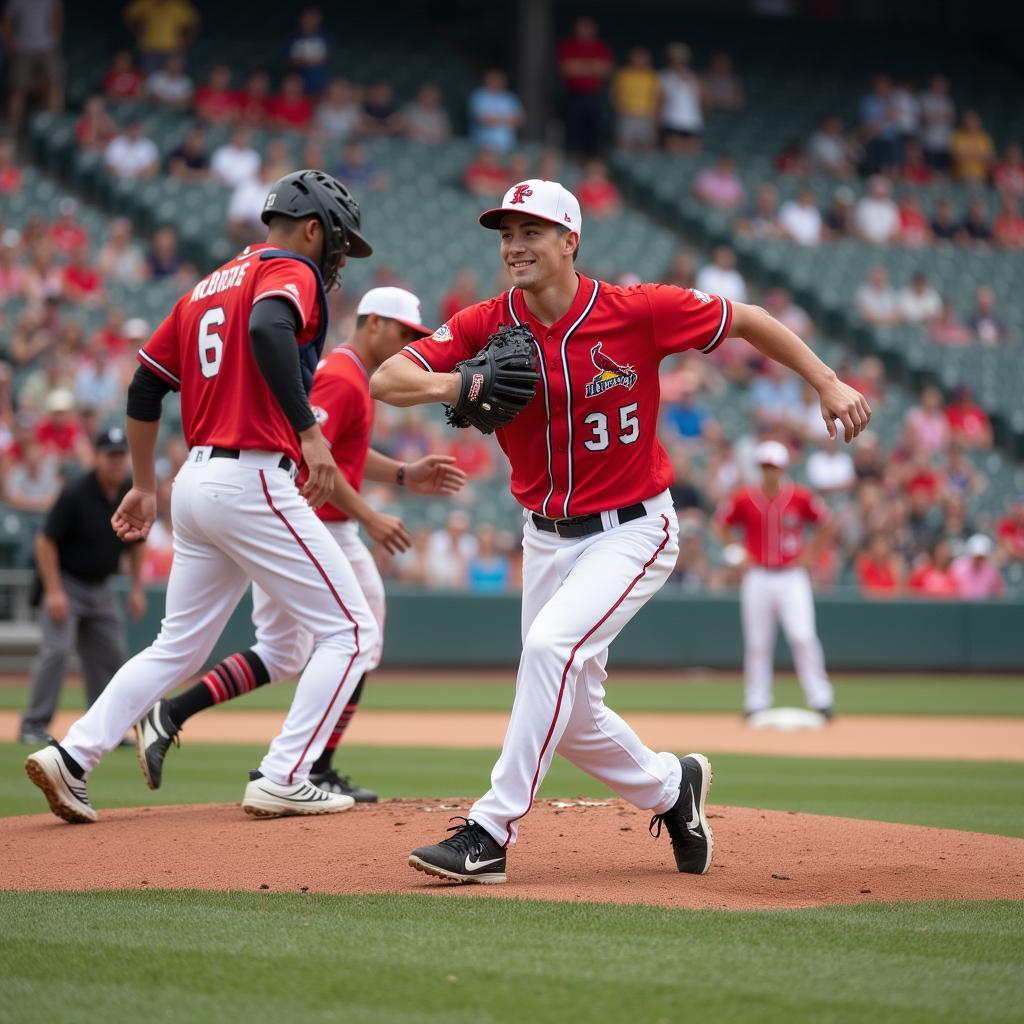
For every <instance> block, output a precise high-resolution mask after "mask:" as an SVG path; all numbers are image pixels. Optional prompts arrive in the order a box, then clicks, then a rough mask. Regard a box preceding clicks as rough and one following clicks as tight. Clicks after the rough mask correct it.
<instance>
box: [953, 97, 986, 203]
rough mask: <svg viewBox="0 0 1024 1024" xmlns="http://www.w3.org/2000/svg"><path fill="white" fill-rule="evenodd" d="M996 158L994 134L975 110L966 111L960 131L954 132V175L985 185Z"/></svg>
mask: <svg viewBox="0 0 1024 1024" xmlns="http://www.w3.org/2000/svg"><path fill="white" fill-rule="evenodd" d="M994 158H995V146H994V145H993V144H992V136H991V135H989V133H988V132H987V131H985V129H984V128H983V127H982V124H981V118H980V117H979V116H978V114H976V113H975V112H974V111H973V110H968V111H966V112H965V113H964V117H963V121H961V123H960V129H959V131H956V132H954V133H953V175H954V177H956V179H957V180H958V181H966V182H970V183H971V184H977V185H983V184H985V182H987V181H988V176H989V170H990V169H991V167H992V161H993V159H994Z"/></svg>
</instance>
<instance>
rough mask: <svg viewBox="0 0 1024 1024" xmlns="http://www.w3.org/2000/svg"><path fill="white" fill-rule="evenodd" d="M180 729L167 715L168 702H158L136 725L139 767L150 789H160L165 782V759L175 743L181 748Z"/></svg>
mask: <svg viewBox="0 0 1024 1024" xmlns="http://www.w3.org/2000/svg"><path fill="white" fill-rule="evenodd" d="M178 732H179V729H178V727H177V726H176V725H175V724H174V723H173V722H172V721H171V716H170V715H169V714H168V713H167V701H165V700H158V701H157V702H156V703H155V704H154V705H153V706H152V707H151V708H150V709H149V711H147V712H146V714H144V715H143V716H142V718H140V719H139V721H138V722H136V723H135V750H136V752H137V753H138V755H139V766H140V767H141V768H142V774H143V775H144V776H145V779H146V785H147V786H149V788H150V789H159V788H160V783H161V782H162V781H163V774H164V758H165V757H166V756H167V751H168V750H169V749H170V746H171V744H172V743H173V744H174V745H175V746H176V747H180V746H181V740H180V739H179V738H178Z"/></svg>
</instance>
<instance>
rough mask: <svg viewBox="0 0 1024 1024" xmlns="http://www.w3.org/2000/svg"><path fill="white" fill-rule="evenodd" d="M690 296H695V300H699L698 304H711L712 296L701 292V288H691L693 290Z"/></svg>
mask: <svg viewBox="0 0 1024 1024" xmlns="http://www.w3.org/2000/svg"><path fill="white" fill-rule="evenodd" d="M690 294H691V295H692V296H693V297H694V298H695V299H696V300H697V301H698V302H710V301H711V296H710V295H708V293H707V292H702V291H701V290H700V289H699V288H691V289H690Z"/></svg>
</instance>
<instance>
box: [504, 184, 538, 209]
mask: <svg viewBox="0 0 1024 1024" xmlns="http://www.w3.org/2000/svg"><path fill="white" fill-rule="evenodd" d="M532 195H533V189H532V188H530V186H529V185H516V190H515V192H514V193H513V195H512V198H511V199H510V200H509V201H508V202H509V206H522V205H523V204H525V202H526V197H527V196H532Z"/></svg>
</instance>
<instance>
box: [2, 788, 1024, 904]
mask: <svg viewBox="0 0 1024 1024" xmlns="http://www.w3.org/2000/svg"><path fill="white" fill-rule="evenodd" d="M468 807H469V802H468V801H465V800H455V799H453V800H445V801H421V800H390V801H387V802H385V803H382V804H379V805H377V806H372V805H363V806H357V807H356V808H354V809H353V810H351V811H348V812H346V813H344V814H340V815H330V816H326V817H322V818H282V819H276V820H270V821H258V820H255V819H252V818H249V817H247V816H246V815H245V814H244V813H242V811H241V810H240V809H239V808H238V807H237V806H234V805H226V804H215V805H204V806H181V807H162V808H132V809H127V810H112V811H103V812H102V813H101V818H100V821H99V823H98V824H95V825H77V826H76V825H67V824H64V823H63V822H60V821H58V820H57V819H55V818H53V817H52V816H50V815H45V816H43V815H34V816H31V817H16V818H5V819H2V820H0V888H5V889H23V890H24V889H57V890H79V889H114V888H127V889H134V888H146V887H152V888H171V889H217V890H250V891H251V890H260V889H266V890H270V891H274V892H296V891H309V892H329V893H380V892H413V893H444V894H445V895H446V896H449V897H450V896H464V897H472V896H492V897H493V896H500V897H523V898H533V899H547V900H588V901H595V902H607V903H646V904H655V905H660V906H665V907H687V908H694V909H700V908H727V909H780V908H795V907H811V906H821V905H826V904H840V903H863V902H871V901H881V900H928V899H942V898H968V899H982V898H1002V899H1019V898H1020V896H1021V893H1022V892H1024V840H1022V839H1010V838H1006V837H1003V836H993V835H984V834H981V833H975V832H955V831H951V830H946V829H933V828H922V827H919V826H909V825H895V824H889V823H886V822H880V821H855V820H851V819H848V818H831V817H824V816H819V815H813V814H795V813H786V812H780V811H759V810H751V809H749V808H742V807H715V808H713V809H711V812H710V813H711V821H712V828H713V829H714V833H715V858H714V865H713V867H712V869H711V872H710V873H709V874H708V875H706V876H703V877H696V876H692V875H680V874H678V873H677V872H676V871H675V868H674V865H673V861H672V853H671V849H670V846H669V843H668V839H667V837H666V836H665V835H664V834H663V835H662V838H661V839H660V840H659V841H657V842H656V841H655V840H653V839H652V838H651V837H650V836H649V835H648V834H647V822H648V815H647V814H645V813H643V812H640V811H637V810H636V809H635V808H633V807H631V806H629V805H628V804H624V803H622V802H620V801H616V800H612V801H607V802H593V801H558V800H546V801H541V802H539V803H538V805H537V806H536V807H535V808H534V810H533V811H532V812H531V813H530V817H529V819H528V820H527V821H526V823H525V825H524V827H523V829H522V833H521V840H520V842H519V844H518V845H517V846H516V847H515V849H514V850H513V851H512V853H511V854H510V856H509V867H508V874H509V881H508V883H507V884H506V885H499V886H480V885H472V886H459V885H456V884H452V883H446V882H437V881H436V880H433V879H430V878H428V877H427V876H425V875H422V874H420V873H419V872H416V871H414V870H413V869H412V868H410V867H409V866H408V864H407V858H408V855H409V851H410V850H411V849H412V848H413V847H415V846H419V845H423V844H428V843H432V842H437V841H438V840H439V839H440V838H442V836H443V835H444V829H445V827H446V826H447V824H448V822H447V819H448V817H449V816H451V815H457V814H465V813H466V811H467V809H468Z"/></svg>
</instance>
